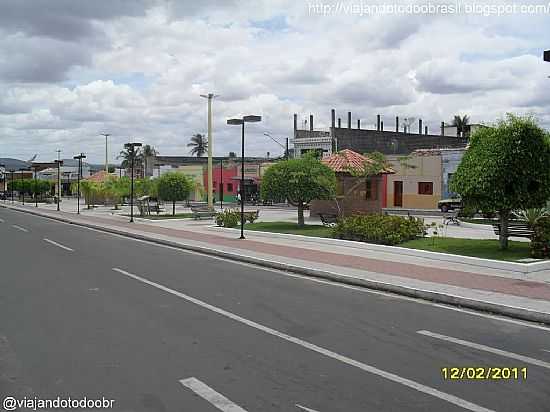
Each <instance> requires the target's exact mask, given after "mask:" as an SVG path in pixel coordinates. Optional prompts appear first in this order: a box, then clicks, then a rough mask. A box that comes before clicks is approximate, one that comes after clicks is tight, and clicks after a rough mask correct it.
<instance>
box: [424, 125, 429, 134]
mask: <svg viewBox="0 0 550 412" xmlns="http://www.w3.org/2000/svg"><path fill="white" fill-rule="evenodd" d="M424 134H428V126H425V127H424Z"/></svg>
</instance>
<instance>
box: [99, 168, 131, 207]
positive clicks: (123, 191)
mask: <svg viewBox="0 0 550 412" xmlns="http://www.w3.org/2000/svg"><path fill="white" fill-rule="evenodd" d="M130 184H131V183H130V178H129V177H127V176H123V177H120V178H119V177H115V176H111V177H110V178H108V179H107V180H106V181H105V183H104V191H105V196H106V197H108V198H110V199H112V200H113V201H114V203H115V209H118V205H119V203H122V202H123V200H124V198H126V197H128V196H130Z"/></svg>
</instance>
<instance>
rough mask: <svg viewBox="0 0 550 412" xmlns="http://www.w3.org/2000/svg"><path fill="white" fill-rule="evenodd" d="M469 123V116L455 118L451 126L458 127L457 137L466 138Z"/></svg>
mask: <svg viewBox="0 0 550 412" xmlns="http://www.w3.org/2000/svg"><path fill="white" fill-rule="evenodd" d="M469 123H470V117H469V116H467V115H464V116H462V117H460V116H455V117H454V119H453V122H452V123H451V124H452V125H453V126H456V131H457V135H458V136H461V137H464V136H465V135H466V133H467V131H468V124H469Z"/></svg>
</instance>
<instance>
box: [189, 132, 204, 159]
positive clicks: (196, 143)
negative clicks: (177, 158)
mask: <svg viewBox="0 0 550 412" xmlns="http://www.w3.org/2000/svg"><path fill="white" fill-rule="evenodd" d="M187 147H191V148H192V149H191V151H190V153H191V155H192V156H195V155H196V156H197V157H201V156H204V154H205V153H206V152H207V151H208V139H207V138H206V136H204V135H202V134H200V133H197V134H195V135H193V136H192V137H191V141H190V142H189V143H187Z"/></svg>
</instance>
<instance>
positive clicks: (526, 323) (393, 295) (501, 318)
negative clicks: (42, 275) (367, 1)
mask: <svg viewBox="0 0 550 412" xmlns="http://www.w3.org/2000/svg"><path fill="white" fill-rule="evenodd" d="M66 224H69V223H66ZM80 228H81V229H87V230H90V231H94V232H98V233H102V234H107V235H111V236H114V237H119V238H123V239H126V240H131V241H134V242H140V243H146V244H148V245H150V246H158V247H161V248H166V249H172V250H174V251H176V252H180V253H187V254H191V255H197V256H203V257H207V258H210V259H215V260H221V261H224V262H229V263H232V264H234V265H241V266H246V267H250V268H254V269H256V270H265V271H269V272H273V273H278V274H279V275H283V276H287V277H291V278H297V279H304V280H308V281H310V282H315V283H322V284H324V285H329V286H335V287H339V288H344V289H351V290H355V291H358V292H362V293H371V294H375V295H382V296H387V297H390V298H394V299H400V300H406V301H409V302H415V303H418V304H421V305H427V306H434V307H437V308H441V309H446V310H452V311H454V312H462V313H466V314H468V315H472V316H477V317H480V318H486V319H492V320H497V321H500V322H507V323H512V324H514V325H520V326H525V327H528V328H533V329H539V330H543V331H546V332H550V327H548V326H544V325H539V324H536V323H534V322H529V321H523V320H518V319H512V318H507V317H505V316H499V315H492V314H490V313H483V312H478V311H476V310H474V309H465V308H459V307H456V306H452V305H449V304H445V303H436V302H431V301H429V300H424V299H420V298H412V297H410V296H403V295H398V294H396V293H392V292H384V291H381V290H375V289H369V288H368V287H366V286H365V287H361V286H353V285H348V284H345V283H339V282H336V281H332V280H328V279H324V280H323V279H319V278H314V277H311V276H306V275H300V274H297V273H290V272H285V271H283V270H281V269H273V268H269V267H264V266H260V265H257V264H253V263H247V262H240V261H236V260H231V259H229V258H224V257H220V256H213V255H209V254H207V253H203V252H197V251H194V250H186V249H181V248H177V247H174V246H168V245H163V244H160V243H155V242H152V241H149V240H144V239H135V238H132V237H129V236H124V235H119V234H117V233H109V232H103V231H101V230H99V229H94V228H87V227H80Z"/></svg>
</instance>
